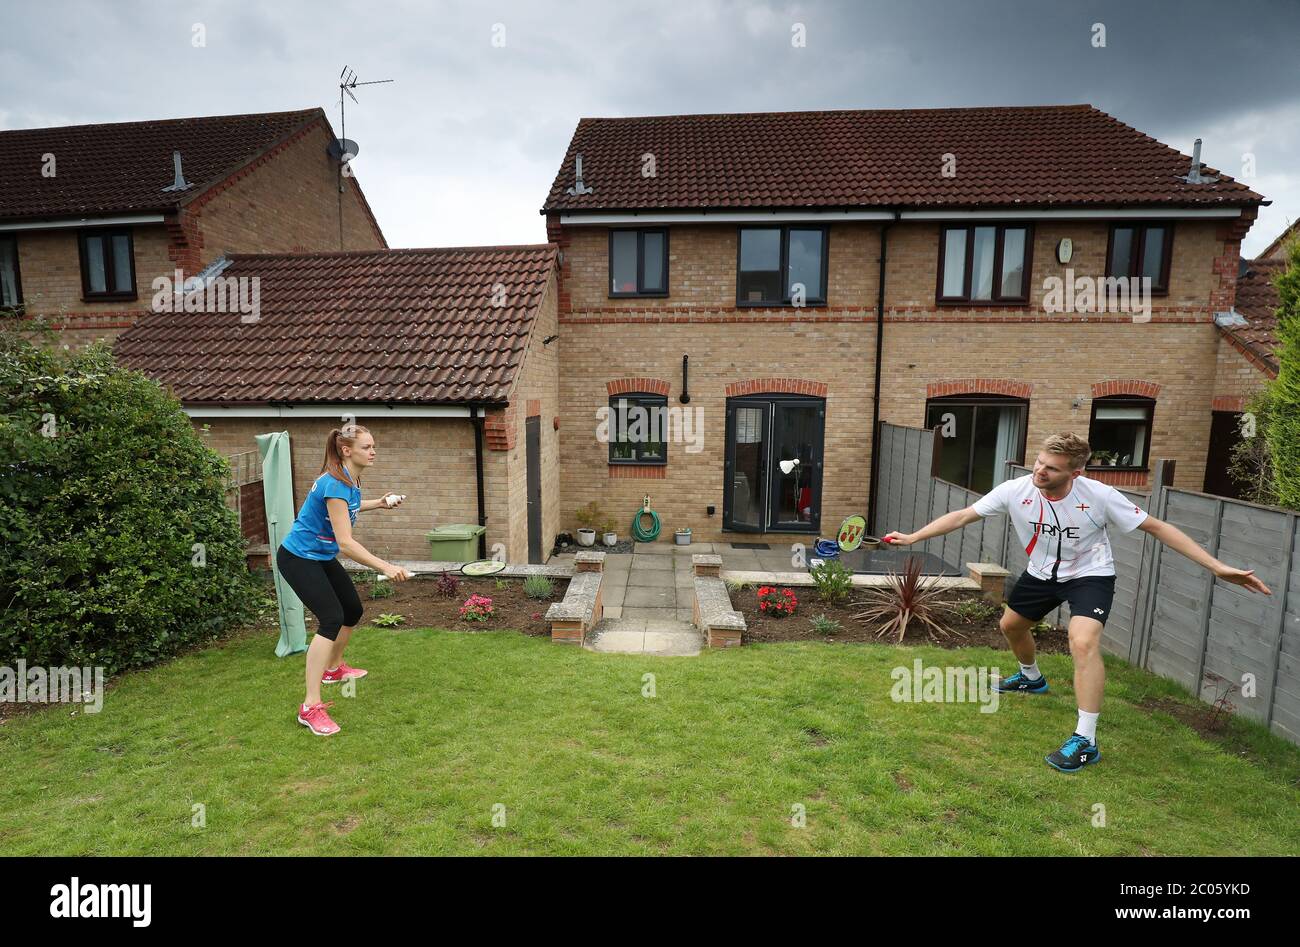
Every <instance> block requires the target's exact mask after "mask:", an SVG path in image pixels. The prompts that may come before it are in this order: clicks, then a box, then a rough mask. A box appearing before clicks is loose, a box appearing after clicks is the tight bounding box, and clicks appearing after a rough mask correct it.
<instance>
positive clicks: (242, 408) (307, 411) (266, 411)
mask: <svg viewBox="0 0 1300 947" xmlns="http://www.w3.org/2000/svg"><path fill="white" fill-rule="evenodd" d="M181 408H182V410H184V412H185V413H186V414H188V415H189V416H190V417H192V418H338V419H339V420H342V419H343V416H344V415H345V414H350V415H352V416H354V417H355V418H356V419H357V420H358V421H360V420H363V419H365V418H470V417H474V412H475V410H479V411H480V412H481V409H474V408H466V407H463V406H461V405H436V404H431V405H393V406H392V407H388V406H386V405H382V404H336V405H329V404H286V405H231V406H230V407H228V408H223V407H221V406H220V405H216V406H213V405H205V406H202V407H189V406H186V405H182V406H181Z"/></svg>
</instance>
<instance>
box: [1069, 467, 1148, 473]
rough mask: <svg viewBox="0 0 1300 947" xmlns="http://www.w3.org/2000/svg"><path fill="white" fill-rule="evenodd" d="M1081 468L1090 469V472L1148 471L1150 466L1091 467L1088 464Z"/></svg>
mask: <svg viewBox="0 0 1300 947" xmlns="http://www.w3.org/2000/svg"><path fill="white" fill-rule="evenodd" d="M1083 469H1084V470H1086V471H1091V472H1092V473H1150V472H1151V468H1150V467H1109V466H1101V467H1092V466H1089V467H1084V468H1083Z"/></svg>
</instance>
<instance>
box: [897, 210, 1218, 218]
mask: <svg viewBox="0 0 1300 947" xmlns="http://www.w3.org/2000/svg"><path fill="white" fill-rule="evenodd" d="M1240 216H1241V208H1240V207H1206V208H1190V207H1170V208H1162V207H1119V208H1113V209H1111V210H1098V209H1095V208H1087V209H1079V210H1032V209H1029V208H1026V209H1025V210H905V211H903V212H902V219H903V220H1114V219H1116V218H1130V217H1136V218H1140V219H1143V220H1159V219H1161V218H1170V217H1178V218H1183V217H1240Z"/></svg>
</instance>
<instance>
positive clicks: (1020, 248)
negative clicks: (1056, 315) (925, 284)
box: [936, 224, 1033, 303]
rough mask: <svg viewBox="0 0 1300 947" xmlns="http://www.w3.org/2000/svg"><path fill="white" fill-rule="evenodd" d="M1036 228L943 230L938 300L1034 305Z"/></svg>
mask: <svg viewBox="0 0 1300 947" xmlns="http://www.w3.org/2000/svg"><path fill="white" fill-rule="evenodd" d="M1032 262H1033V228H1032V227H1030V226H1029V225H1027V224H980V225H971V226H961V227H941V228H940V229H939V287H938V290H937V292H936V296H937V298H938V301H939V302H945V303H948V302H962V303H968V302H989V303H1023V302H1028V301H1029V273H1030V268H1031V265H1032Z"/></svg>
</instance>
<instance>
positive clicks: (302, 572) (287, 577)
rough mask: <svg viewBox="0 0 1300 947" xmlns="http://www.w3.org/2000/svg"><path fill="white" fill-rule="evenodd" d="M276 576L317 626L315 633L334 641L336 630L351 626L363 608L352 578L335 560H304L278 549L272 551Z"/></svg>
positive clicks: (285, 550) (337, 631)
mask: <svg viewBox="0 0 1300 947" xmlns="http://www.w3.org/2000/svg"><path fill="white" fill-rule="evenodd" d="M275 564H276V565H277V566H278V567H279V569H280V575H282V576H284V581H286V582H288V583H289V588H291V589H293V590H294V592H295V593H297V595H298V597H299V598H300V599H302V603H303V604H304V605H306V606H307V607H308V608H310V609H311V612H312V614H313V615H315V616H316V620H317V621H318V622H320V627H319V628H317V629H316V634H318V635H321V636H323V637H325V638H328V639H329V640H330V641H334V640H336V639H337V638H338V636H339V629H340V628H342V627H343V626H344V625H346V626H347V627H349V628H352V627H355V626H356V624H357V622H359V621H361V614H362V613H363V612H364V611H365V609H364V608H363V607H362V605H361V596H359V595H358V594H357V587H356V586H355V585H353V584H352V577H351V576H349V575H348V570H346V569H344V568H343V564H342V563H341V562H339V561H338V560H337V559H324V560H322V559H304V558H302V556H295V555H294V554H293V553H291V552H290V551H289V550H287V549H285V548H284V546H281V547H280V548H279V549H277V550H276V552H275Z"/></svg>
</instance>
